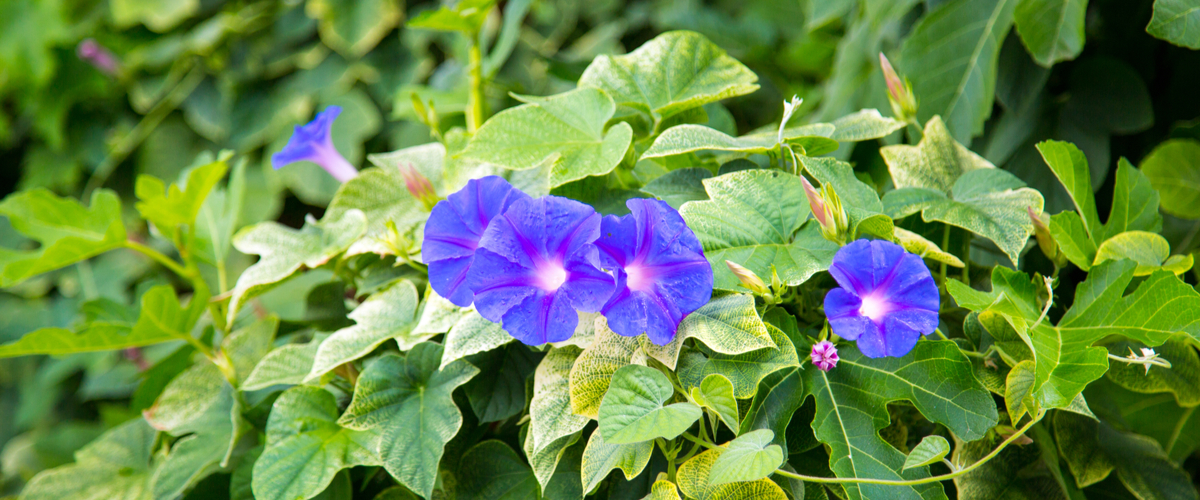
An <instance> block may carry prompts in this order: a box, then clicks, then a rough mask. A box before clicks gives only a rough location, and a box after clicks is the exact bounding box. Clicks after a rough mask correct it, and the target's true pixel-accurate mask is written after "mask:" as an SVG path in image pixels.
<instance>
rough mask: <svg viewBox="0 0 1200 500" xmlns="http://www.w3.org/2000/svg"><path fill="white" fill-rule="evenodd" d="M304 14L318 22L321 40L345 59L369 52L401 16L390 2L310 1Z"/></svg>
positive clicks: (402, 14) (373, 0) (397, 7)
mask: <svg viewBox="0 0 1200 500" xmlns="http://www.w3.org/2000/svg"><path fill="white" fill-rule="evenodd" d="M305 12H306V13H307V14H308V17H311V18H313V19H316V20H317V21H319V23H318V25H317V26H318V28H319V32H320V34H321V41H322V42H325V45H328V46H330V47H332V48H333V49H334V50H337V51H338V52H339V53H341V54H342V55H344V56H346V57H348V58H349V57H359V56H362V55H363V54H366V53H367V52H369V51H370V50H371V49H372V48H374V47H375V45H376V44H378V43H379V41H380V40H382V39H383V37H384V35H387V34H388V32H390V31H391V30H392V28H394V27H396V24H398V23H399V22H400V19H401V18H402V17H404V12H403V10H402V9H401V6H400V5H399V4H397V3H396V2H393V1H391V0H309V2H308V3H307V4H306V5H305Z"/></svg>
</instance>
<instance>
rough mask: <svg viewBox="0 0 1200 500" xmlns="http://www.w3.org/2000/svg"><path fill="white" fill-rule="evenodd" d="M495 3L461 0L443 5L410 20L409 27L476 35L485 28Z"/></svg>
mask: <svg viewBox="0 0 1200 500" xmlns="http://www.w3.org/2000/svg"><path fill="white" fill-rule="evenodd" d="M495 4H496V0H459V1H458V2H455V4H454V6H453V7H447V6H442V7H439V8H438V9H436V10H427V11H425V12H422V13H420V14H419V15H417V17H414V18H412V20H410V21H408V27H410V28H418V29H427V30H438V31H459V32H462V33H465V34H467V35H474V34H476V33H478V32H479V30H480V29H482V28H483V22H484V20H486V19H487V15H488V13H489V12H491V10H492V6H493V5H495Z"/></svg>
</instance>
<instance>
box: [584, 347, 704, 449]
mask: <svg viewBox="0 0 1200 500" xmlns="http://www.w3.org/2000/svg"><path fill="white" fill-rule="evenodd" d="M674 395H675V386H673V385H672V384H671V381H670V380H669V379H667V376H666V375H663V374H662V372H660V371H658V370H655V369H654V368H649V367H645V366H641V365H626V366H623V367H621V368H620V369H618V370H617V371H616V373H614V374H613V378H612V382H611V383H610V385H609V387H608V391H607V392H605V393H604V399H603V400H602V401H601V403H600V411H599V415H598V419H599V421H600V427H599V429H598V432H600V433H601V434H603V435H604V441H605V442H606V443H611V444H632V443H639V442H642V441H650V440H653V439H656V438H667V439H674V438H676V437H678V436H679V435H680V434H682V433H683V432H684V431H686V430H687V429H688V428H689V427H691V426H692V424H694V423H696V421H697V420H700V417H702V416H703V410H701V408H700V407H699V406H696V404H695V403H691V402H682V403H673V404H670V405H664V403H666V401H667V400H669V399H671V397H672V396H674Z"/></svg>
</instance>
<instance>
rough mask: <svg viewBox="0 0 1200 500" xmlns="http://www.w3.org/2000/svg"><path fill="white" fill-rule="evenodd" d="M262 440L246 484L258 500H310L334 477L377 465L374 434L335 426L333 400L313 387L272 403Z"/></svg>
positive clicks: (286, 394) (291, 391)
mask: <svg viewBox="0 0 1200 500" xmlns="http://www.w3.org/2000/svg"><path fill="white" fill-rule="evenodd" d="M266 439H267V445H266V449H264V450H263V453H262V455H261V456H260V457H258V460H257V461H255V463H254V479H253V482H252V488H253V489H254V497H255V498H258V499H261V500H295V499H307V498H312V497H314V496H316V495H317V494H318V493H320V492H321V491H323V490H324V489H325V488H326V487H327V486H329V484H330V483H331V482H332V481H333V477H334V475H336V474H337V473H338V471H340V470H342V469H348V468H350V467H356V466H360V465H373V466H378V465H380V463H381V462H380V460H379V457H378V456H377V455H376V453H375V449H376V447H377V446H378V444H379V434H378V433H376V432H364V431H360V430H353V429H349V428H346V427H343V426H341V425H338V407H337V400H335V399H334V397H333V394H331V393H330V392H329V391H326V390H324V389H319V388H316V387H306V386H298V387H293V388H291V389H288V390H287V391H286V392H284V393H283V395H282V396H279V399H277V400H275V404H274V406H273V407H272V410H271V418H270V420H269V421H268V422H267V438H266Z"/></svg>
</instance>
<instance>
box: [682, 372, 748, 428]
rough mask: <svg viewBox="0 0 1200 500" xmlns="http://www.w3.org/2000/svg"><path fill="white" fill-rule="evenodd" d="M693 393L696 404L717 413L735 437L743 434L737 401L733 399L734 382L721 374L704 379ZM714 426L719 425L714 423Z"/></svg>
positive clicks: (692, 390)
mask: <svg viewBox="0 0 1200 500" xmlns="http://www.w3.org/2000/svg"><path fill="white" fill-rule="evenodd" d="M691 393H692V394H691V395H692V399H694V400H696V404H698V405H700V406H702V407H704V408H708V409H709V410H712V411H713V412H715V413H716V414H717V416H718V417H720V419H721V421H722V422H725V425H726V426H727V427H729V429H730V430H732V431H733V434H734V435H735V436H736V435H737V434H738V433H739V432H741V422H740V421H739V417H738V404H737V399H735V398H734V397H733V382H730V381H729V379H728V378H726V377H725V376H724V375H721V374H720V373H714V374H712V375H709V376H707V377H704V380H703V381H702V382H700V386H699V387H693V388H692V389H691ZM713 425H714V426H716V425H717V424H716V423H715V422H714V423H713ZM714 428H715V427H714Z"/></svg>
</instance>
